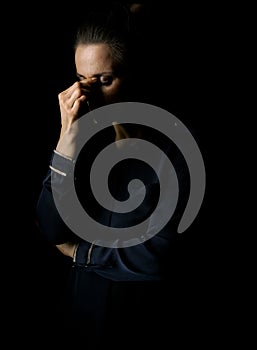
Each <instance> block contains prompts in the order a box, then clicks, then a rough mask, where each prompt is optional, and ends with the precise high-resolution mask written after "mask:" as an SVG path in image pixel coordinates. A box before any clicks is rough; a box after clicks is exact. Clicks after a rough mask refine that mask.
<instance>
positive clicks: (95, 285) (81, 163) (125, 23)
mask: <svg viewBox="0 0 257 350" xmlns="http://www.w3.org/2000/svg"><path fill="white" fill-rule="evenodd" d="M131 16H132V14H131V13H130V12H129V8H128V7H125V6H117V5H116V6H115V7H114V8H112V9H111V11H109V10H108V11H105V10H102V11H99V12H97V13H92V14H89V16H88V18H87V20H86V21H85V22H84V23H83V25H82V26H81V27H80V29H79V30H78V33H77V37H76V43H75V66H76V72H77V77H78V81H76V82H75V83H74V84H73V85H72V86H70V87H69V88H68V89H66V90H65V91H63V92H61V93H60V94H59V105H60V113H61V132H60V138H59V141H58V143H57V146H56V149H55V150H54V153H53V158H52V160H51V164H50V169H49V172H48V174H47V176H46V178H45V180H44V183H43V188H42V192H41V194H40V197H39V200H38V206H37V213H38V223H39V228H40V230H41V232H42V233H43V234H44V236H45V237H46V239H47V240H49V241H50V242H51V243H53V244H54V245H56V247H57V248H58V249H59V250H60V251H61V252H62V253H63V254H64V255H66V256H68V257H70V259H71V272H70V275H69V278H68V281H67V291H66V293H65V298H64V299H62V303H61V308H62V312H63V314H64V315H65V317H64V319H63V320H64V322H63V325H62V327H64V328H65V329H66V328H67V329H69V330H70V331H71V330H74V334H76V336H78V337H80V336H81V337H82V338H81V339H83V337H86V339H87V341H89V339H88V338H87V337H88V335H90V337H92V338H93V339H94V340H93V341H92V343H93V344H95V341H96V340H95V338H94V337H95V336H97V337H98V340H99V339H100V340H103V339H105V337H108V336H109V335H111V336H112V334H113V331H114V330H115V333H116V332H117V334H118V335H119V336H124V337H127V335H128V332H129V334H130V335H129V338H130V339H137V338H138V337H139V336H141V338H142V336H143V337H145V332H147V331H149V330H151V331H152V328H156V326H158V322H159V319H158V318H159V317H161V314H162V312H163V310H164V308H166V309H167V308H168V305H169V303H168V300H172V299H173V297H172V296H171V295H169V290H167V289H166V288H167V285H166V283H165V278H166V276H167V271H168V272H169V273H170V268H171V266H172V265H171V261H173V259H174V246H175V241H176V237H177V235H176V229H177V228H176V223H177V222H178V218H179V213H180V211H179V209H176V210H177V211H176V215H174V218H173V220H171V222H169V223H168V224H167V225H166V226H165V228H164V229H163V230H161V232H160V233H158V234H157V235H155V236H154V237H152V238H151V239H149V240H146V241H144V242H142V243H140V244H136V245H133V246H129V247H125V248H120V247H105V246H99V245H95V244H93V243H92V242H88V241H87V240H85V239H82V238H81V237H79V236H78V235H76V234H75V233H74V232H72V230H71V229H69V227H67V225H66V224H65V223H64V221H63V220H62V218H61V215H60V214H59V212H58V210H57V208H56V205H55V201H54V198H53V192H55V193H58V196H60V197H61V198H65V196H66V192H65V191H63V188H62V185H63V183H64V182H65V181H66V179H67V177H68V175H67V174H69V173H70V172H71V169H72V167H73V166H74V159H76V158H77V144H76V136H77V133H78V130H77V124H76V121H78V120H79V119H80V118H81V117H83V118H84V116H86V115H87V113H88V112H90V111H94V110H96V109H97V108H99V107H101V106H105V105H110V104H113V103H116V102H125V101H140V102H144V101H148V100H147V95H146V93H145V92H146V91H147V87H148V83H147V82H146V80H145V78H147V75H148V74H149V73H148V72H147V69H146V66H145V67H143V66H142V65H141V63H145V62H146V61H144V59H143V57H145V56H143V52H144V46H143V44H142V43H143V41H142V36H140V35H139V33H138V32H137V31H136V27H135V22H134V21H133V17H131ZM140 40H141V41H140ZM139 50H140V51H139ZM143 72H145V73H143ZM151 79H152V80H153V78H152V77H151ZM149 80H150V79H149ZM155 83H156V81H155ZM142 87H144V89H143V90H142ZM89 114H90V113H89ZM113 122H114V123H113V126H110V127H109V128H107V129H106V130H104V131H103V132H102V133H100V135H95V136H94V137H93V138H92V140H90V141H89V143H88V146H87V150H86V151H85V152H84V151H82V156H79V158H78V159H77V165H76V170H75V174H76V176H75V178H76V180H75V182H76V186H77V189H78V190H81V193H82V194H81V202H82V203H83V205H84V207H85V208H86V209H87V210H89V211H91V214H92V216H95V218H96V219H97V220H98V221H99V222H102V223H104V224H105V225H109V226H111V225H112V223H111V222H113V223H114V222H116V226H118V227H119V225H120V226H122V225H125V223H124V220H123V219H121V218H120V217H119V216H118V214H117V216H115V215H116V214H110V213H106V212H105V211H103V210H102V209H101V208H99V206H98V205H97V204H95V201H94V199H93V198H92V195H91V193H90V191H89V189H88V192H87V188H86V189H85V188H83V186H84V182H82V181H80V179H83V178H85V176H88V171H89V168H90V166H91V164H92V159H93V158H94V157H95V155H94V154H92V153H94V152H95V153H96V154H97V152H98V151H99V150H100V149H101V148H102V147H103V146H104V145H106V144H108V143H110V142H113V141H114V140H115V141H119V140H121V139H124V138H130V137H137V138H138V137H144V138H145V139H147V140H149V141H150V142H152V141H154V142H156V141H157V140H158V139H160V145H163V144H164V147H163V148H164V149H166V150H169V151H171V150H173V151H174V147H173V146H172V145H166V144H165V142H166V139H165V140H162V138H161V137H160V135H159V134H158V133H157V132H156V131H155V130H150V129H149V128H147V127H144V126H142V127H140V128H139V127H138V126H135V125H133V124H132V125H130V124H122V125H121V124H117V123H115V120H114V121H113ZM172 147H173V148H172ZM88 149H90V150H91V151H90V152H89V151H88ZM83 153H84V156H85V157H83ZM175 158H176V159H177V160H178V159H180V160H179V162H180V161H181V159H182V158H179V157H178V152H175ZM137 165H138V163H137V162H134V163H133V162H132V163H128V165H126V166H125V167H123V169H119V170H117V171H116V172H115V171H114V172H113V177H112V179H111V181H110V182H111V187H112V188H113V189H114V191H116V192H117V193H118V195H120V196H121V197H122V191H123V192H124V190H123V189H124V184H125V183H127V182H128V179H131V178H133V176H135V169H136V166H137ZM147 171H148V170H146V169H145V168H144V167H142V166H141V164H139V173H140V174H141V175H142V178H143V179H144V181H145V182H146V187H147V189H148V198H149V203H150V204H149V203H145V204H144V205H143V210H142V212H143V215H144V216H147V215H149V213H151V212H152V210H153V208H152V206H153V207H154V205H155V204H154V203H155V201H156V198H157V197H158V194H157V193H158V184H157V182H158V181H157V180H156V176H155V175H154V174H152V173H150V175H147V176H146V175H145V174H147ZM81 174H82V175H81ZM186 187H187V186H184V191H185V192H186ZM78 192H79V191H78ZM183 205H184V204H183V203H182V205H181V206H179V207H178V208H180V209H181V207H183ZM139 214H141V211H137V212H136V216H137V217H138V215H139ZM133 215H134V216H135V213H134V214H133ZM133 215H132V216H133ZM132 216H131V218H130V219H131V220H132V221H133V217H132ZM136 220H137V218H136ZM85 230H86V227H85ZM171 275H172V278H174V276H175V273H174V272H172V274H171ZM164 286H165V288H164ZM172 289H173V288H172ZM156 322H157V323H156ZM154 333H155V331H154ZM157 337H158V336H157V335H156V338H157ZM92 338H91V339H92Z"/></svg>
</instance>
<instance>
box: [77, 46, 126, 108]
mask: <svg viewBox="0 0 257 350" xmlns="http://www.w3.org/2000/svg"><path fill="white" fill-rule="evenodd" d="M75 65H76V71H77V76H78V78H79V80H83V79H86V78H91V77H97V78H98V80H97V83H96V84H94V85H93V88H92V91H91V93H90V98H89V104H90V107H91V109H94V108H97V107H100V106H102V105H106V104H110V103H115V102H121V101H123V100H124V99H125V96H124V94H123V92H124V91H123V87H124V81H125V78H124V76H120V75H118V76H117V75H116V74H115V64H114V60H113V58H112V55H111V51H110V48H109V46H108V45H106V44H90V45H79V46H78V47H77V49H76V52H75Z"/></svg>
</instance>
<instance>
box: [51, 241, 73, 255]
mask: <svg viewBox="0 0 257 350" xmlns="http://www.w3.org/2000/svg"><path fill="white" fill-rule="evenodd" d="M76 247H77V244H76V243H72V242H67V243H62V244H58V245H56V248H57V249H58V250H59V251H60V252H61V253H62V254H64V255H66V256H69V257H70V258H73V257H74V253H75V250H76Z"/></svg>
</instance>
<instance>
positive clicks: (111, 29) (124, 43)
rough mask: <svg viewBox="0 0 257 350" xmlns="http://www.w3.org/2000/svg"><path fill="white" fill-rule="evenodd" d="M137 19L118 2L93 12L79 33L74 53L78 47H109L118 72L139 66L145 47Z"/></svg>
mask: <svg viewBox="0 0 257 350" xmlns="http://www.w3.org/2000/svg"><path fill="white" fill-rule="evenodd" d="M135 15H136V13H135V12H134V11H131V9H130V7H129V6H128V5H125V4H121V3H117V2H114V3H110V4H108V3H107V5H103V4H102V5H101V7H100V8H98V9H93V10H91V11H90V12H89V13H88V14H87V15H86V17H85V18H84V19H83V20H82V24H81V25H80V26H79V28H78V30H77V33H76V38H75V45H74V49H75V50H76V48H77V47H78V46H79V45H92V44H106V45H108V46H109V48H110V49H111V53H112V56H113V60H114V63H115V64H116V65H117V68H119V69H122V68H124V67H126V68H127V67H128V65H130V66H131V65H132V64H133V65H134V64H135V61H136V62H137V65H138V63H139V60H140V58H141V57H142V55H141V53H139V51H138V50H139V49H140V48H142V45H141V44H142V43H140V35H138V34H139V33H138V32H137V30H136V27H135Z"/></svg>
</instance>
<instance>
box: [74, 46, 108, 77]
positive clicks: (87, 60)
mask: <svg viewBox="0 0 257 350" xmlns="http://www.w3.org/2000/svg"><path fill="white" fill-rule="evenodd" d="M75 65H76V69H77V73H78V74H81V75H83V76H85V77H90V76H92V75H95V74H99V73H101V72H105V71H112V69H113V65H114V62H113V57H112V55H111V50H110V48H109V46H108V45H106V44H93V45H79V46H78V47H77V49H76V52H75Z"/></svg>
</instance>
